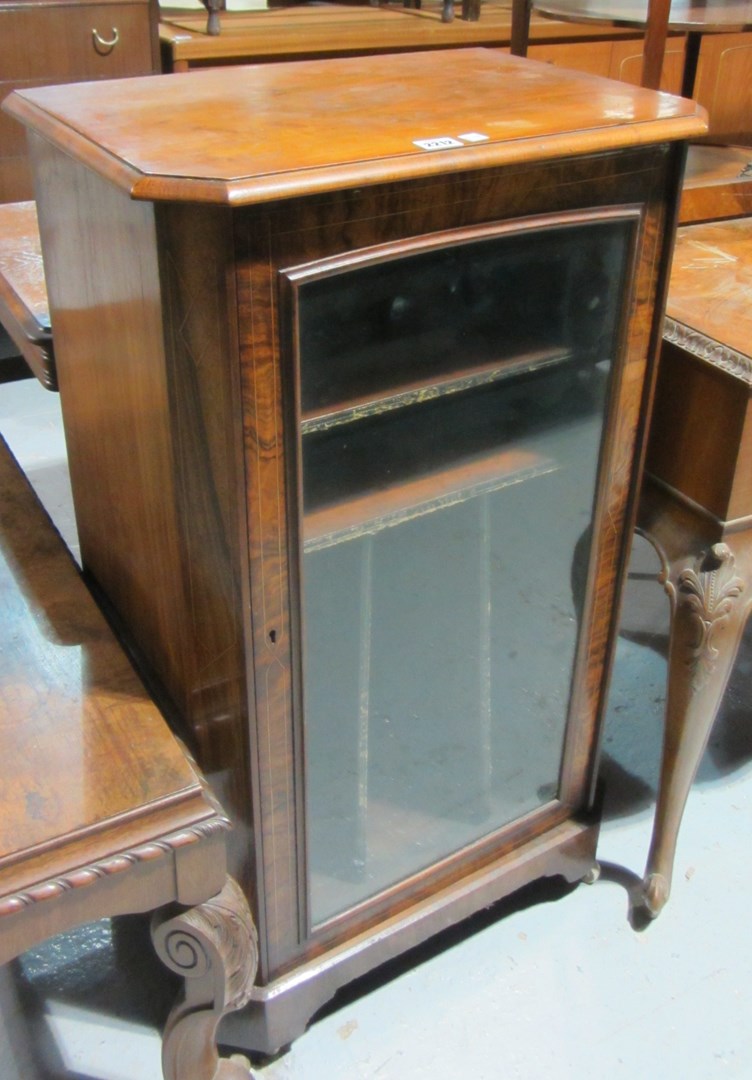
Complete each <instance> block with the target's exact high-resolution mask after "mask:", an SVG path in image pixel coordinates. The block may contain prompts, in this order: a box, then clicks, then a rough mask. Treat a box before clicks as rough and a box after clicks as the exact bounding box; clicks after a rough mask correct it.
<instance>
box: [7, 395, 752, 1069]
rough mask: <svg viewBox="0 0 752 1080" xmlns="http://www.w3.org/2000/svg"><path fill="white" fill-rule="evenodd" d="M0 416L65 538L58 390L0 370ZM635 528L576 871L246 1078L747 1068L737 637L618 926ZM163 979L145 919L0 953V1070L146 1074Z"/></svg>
mask: <svg viewBox="0 0 752 1080" xmlns="http://www.w3.org/2000/svg"><path fill="white" fill-rule="evenodd" d="M0 432H2V434H3V436H4V437H5V438H6V440H7V441H8V442H9V443H10V445H11V447H12V448H13V450H14V452H15V453H16V456H17V457H18V459H19V460H20V461H21V463H22V464H23V466H24V468H25V469H26V470H27V472H28V474H29V476H30V478H31V480H32V483H33V484H34V485H35V486H36V487H37V490H38V491H39V493H40V496H41V498H42V500H43V501H44V502H45V504H46V505H47V507H48V509H49V510H50V513H51V516H52V517H53V519H54V520H55V521H56V523H57V524H58V527H59V529H60V531H61V533H62V534H63V536H64V537H65V539H66V540H67V541H68V543H69V544H70V545H71V546H72V547H73V548H74V550H75V544H76V540H75V524H74V520H73V515H72V511H71V507H70V495H69V491H68V488H67V480H66V475H65V447H64V440H63V438H62V434H61V425H60V416H59V408H58V403H57V399H56V397H55V396H54V395H52V394H49V393H48V392H46V391H44V390H43V389H41V387H39V386H38V384H36V383H35V382H31V381H27V382H21V383H12V384H6V385H2V386H0ZM653 566H654V563H653V559H652V553H651V552H650V551H649V549H647V548H644V547H638V549H637V550H636V553H635V556H634V558H633V563H632V569H631V571H630V579H629V582H628V587H627V596H626V603H625V613H624V618H623V632H622V636H621V638H620V641H619V647H618V655H617V662H616V668H615V672H614V678H613V683H612V690H611V695H610V705H609V710H608V718H607V724H606V731H605V742H604V757H603V777H604V780H605V782H606V803H605V819H604V824H603V829H602V834H601V843H600V848H599V856H600V858H601V860H602V862H603V866H604V873H603V875H602V877H601V880H600V881H599V882H598V883H597V884H596V885H594V886H586V885H580V886H578V887H576V888H564V887H562V886H561V885H560V884H559V883H557V882H551V883H544V885H542V886H540V887H536V888H534V889H532V890H529V891H528V892H526V893H525V894H524V895H522V896H520V897H518V898H515V899H514V900H513V901H508V902H505V903H504V904H503V905H501V907H500V908H499V909H497V910H494V911H492V912H490V913H488V914H485V915H484V916H483V917H480V918H478V919H476V920H475V921H474V922H473V923H472V924H471V925H469V926H467V927H464V928H462V930H461V931H458V932H455V933H452V934H451V936H450V937H448V938H446V939H445V940H443V941H442V942H440V943H438V944H436V945H432V946H431V947H429V948H427V949H425V950H423V951H421V952H419V953H417V954H415V955H413V956H411V957H410V958H409V959H408V960H407V961H406V962H404V963H400V964H399V965H397V966H395V967H393V968H392V969H390V970H388V971H385V972H382V973H379V975H378V976H377V977H375V978H372V979H370V980H369V982H368V983H367V984H361V985H359V986H358V987H356V988H355V989H354V990H352V991H349V992H348V993H347V994H346V995H343V996H342V997H341V998H340V999H339V1000H338V1001H335V1002H334V1003H333V1006H332V1007H331V1008H330V1009H329V1010H328V1011H327V1012H326V1014H325V1015H322V1016H321V1017H319V1018H318V1019H317V1020H316V1021H315V1022H314V1023H313V1024H312V1025H311V1027H310V1028H309V1030H308V1032H307V1033H306V1034H305V1035H304V1036H303V1037H302V1038H301V1039H299V1040H298V1041H297V1042H296V1043H295V1044H294V1046H293V1047H292V1049H291V1050H290V1051H289V1052H288V1053H287V1054H286V1055H284V1056H282V1057H280V1058H279V1059H278V1060H276V1061H274V1062H271V1063H268V1064H266V1065H264V1066H263V1067H261V1068H259V1069H257V1076H258V1077H259V1080H282V1078H286V1080H287V1078H290V1080H421V1078H425V1080H429V1078H430V1080H450V1078H451V1080H456V1078H457V1077H466V1078H468V1080H501V1078H504V1080H541V1078H544V1077H545V1078H546V1080H570V1078H575V1077H578V1078H580V1077H589V1078H595V1080H600V1078H602V1077H603V1078H605V1077H612V1076H614V1077H624V1078H625V1080H632V1078H638V1077H639V1078H644V1077H655V1076H670V1077H681V1078H682V1080H709V1078H716V1077H718V1078H721V1077H724V1078H726V1077H728V1078H731V1077H734V1078H745V1080H747V1078H752V1024H750V1017H752V1008H751V1006H752V982H751V977H752V934H750V933H749V930H748V908H749V897H748V895H747V890H748V889H749V886H750V883H751V882H752V872H751V871H750V869H749V864H748V859H747V855H746V853H747V851H748V848H749V836H750V834H751V833H752V828H751V826H752V767H751V765H750V763H751V762H752V723H750V715H749V714H750V708H749V705H748V704H747V700H748V693H747V691H748V687H749V685H750V680H752V639H750V640H749V641H747V642H745V643H744V645H743V647H742V650H741V653H740V657H739V660H738V662H737V666H736V671H735V673H734V676H733V678H732V683H731V685H730V687H729V690H728V693H727V697H726V701H725V703H724V706H723V709H722V712H721V715H720V716H719V719H718V721H717V724H716V727H715V731H714V734H713V737H712V740H711V745H710V746H709V748H708V751H707V753H706V755H705V758H704V760H703V763H702V766H701V769H700V773H699V776H698V779H697V782H696V783H695V786H694V788H693V791H692V793H691V796H690V800H689V804H688V807H687V812H686V815H685V820H684V825H683V829H682V833H681V838H680V844H679V852H678V857H677V863H676V875H675V881H674V889H673V895H672V897H671V900H670V903H669V905H668V907H667V908H666V910H665V911H664V913H663V914H662V915H661V917H660V918H659V919H658V920H656V921H655V922H654V923H651V924H650V925H649V926H648V927H647V928H644V929H641V930H638V929H634V928H633V927H632V926H631V925H630V921H629V917H628V916H629V905H630V888H632V887H633V886H634V884H635V882H636V880H637V879H638V878H639V876H640V875H641V873H642V868H643V863H644V859H645V853H646V850H647V845H648V841H649V835H650V828H651V814H652V805H653V798H654V791H655V782H656V773H657V761H658V754H659V747H660V729H661V716H662V699H663V693H664V691H663V681H664V675H665V662H664V660H663V657H662V652H661V650H662V648H663V646H664V644H665V629H666V610H665V605H664V602H663V596H662V593H661V590H660V588H659V586H658V585H657V584H656V583H655V581H654V580H653V579H652V573H651V571H652V569H653ZM174 990H175V987H174V984H173V983H172V982H171V977H170V976H169V975H167V974H164V973H163V972H162V969H161V968H160V967H159V965H158V963H157V962H156V961H155V960H153V958H152V956H151V952H150V948H149V944H148V932H147V927H146V925H145V922H144V920H142V919H126V920H119V921H118V922H117V923H116V924H115V925H111V924H110V923H109V922H101V923H97V924H95V925H93V926H90V927H86V928H84V929H83V930H81V931H78V932H77V933H74V934H70V935H65V936H63V937H61V938H58V939H55V941H53V942H51V943H48V944H47V945H45V946H44V947H43V948H40V949H38V950H35V951H34V952H31V953H28V954H26V955H25V956H24V957H22V958H21V959H20V960H19V961H18V962H16V963H14V964H11V965H8V966H7V967H6V968H0V1080H62V1078H75V1080H158V1078H159V1077H160V1075H161V1073H160V1067H159V1037H158V1027H159V1024H160V1023H161V1022H162V1020H163V1018H164V1016H165V1013H166V1010H167V1009H168V1008H169V1002H170V999H171V995H172V994H173V993H174Z"/></svg>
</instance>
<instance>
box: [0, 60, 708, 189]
mask: <svg viewBox="0 0 752 1080" xmlns="http://www.w3.org/2000/svg"><path fill="white" fill-rule="evenodd" d="M552 101H555V102H556V103H557V107H556V108H555V109H553V108H552V107H551V102H552ZM4 107H5V108H6V109H8V111H9V112H11V113H12V114H13V115H14V116H16V118H17V119H20V120H21V121H22V122H23V123H26V124H27V125H28V126H29V127H30V128H31V129H32V130H34V131H36V132H38V133H39V134H41V135H42V136H44V137H45V138H47V139H50V140H51V141H52V142H53V143H55V144H56V145H57V146H59V147H60V148H62V149H63V150H64V151H65V152H66V153H67V154H71V155H73V156H74V157H76V158H78V159H79V160H80V161H83V162H84V163H85V164H86V165H88V166H89V167H90V168H92V169H94V170H96V171H98V172H100V173H102V174H103V175H106V176H107V177H108V178H109V179H110V180H111V181H113V182H114V183H116V184H118V185H119V186H121V187H123V188H125V190H127V191H128V192H129V194H130V195H131V196H132V197H133V198H138V199H147V200H180V201H202V202H214V203H224V204H232V205H242V204H247V203H254V202H264V201H269V200H272V199H280V198H290V197H293V196H298V195H309V194H313V193H315V192H323V191H334V190H342V189H345V188H349V187H352V186H359V185H362V184H376V183H383V182H390V181H392V180H394V179H395V178H397V177H399V179H401V180H405V179H414V178H418V177H427V176H435V175H441V174H447V173H455V172H463V171H466V170H468V169H477V168H489V167H497V166H506V165H509V164H516V163H522V162H532V161H551V160H556V159H561V158H565V157H572V156H574V155H578V154H586V153H594V152H602V151H605V150H612V149H617V148H619V147H631V146H639V145H651V144H654V143H656V142H665V141H669V140H676V139H684V138H692V137H696V136H698V135H701V134H703V133H704V132H705V130H706V123H705V113H704V110H703V109H702V108H701V107H700V106H698V105H697V104H696V103H695V102H692V101H688V100H685V99H682V98H678V97H672V96H670V95H668V94H656V93H654V92H652V91H650V90H644V89H641V88H640V87H634V86H630V85H628V84H626V83H622V82H613V81H610V80H606V79H601V78H598V77H596V76H593V75H586V74H582V73H578V72H573V71H567V70H564V69H560V68H554V67H552V66H551V65H549V64H542V63H537V62H535V61H531V60H521V59H519V58H517V57H510V56H506V55H504V54H501V53H499V52H496V51H494V50H489V49H458V50H456V51H450V52H439V53H405V54H400V55H396V56H388V55H387V56H367V57H361V58H358V59H334V60H311V61H303V62H299V63H294V64H289V63H282V64H264V65H249V66H247V67H246V66H239V67H235V66H233V67H218V68H208V69H206V70H203V71H196V72H191V73H188V74H184V75H165V76H150V77H148V78H138V79H121V80H113V81H105V82H97V83H79V84H76V85H68V86H64V87H40V88H35V89H32V90H24V91H22V92H16V93H14V94H12V95H10V97H9V98H6V100H5V103H4Z"/></svg>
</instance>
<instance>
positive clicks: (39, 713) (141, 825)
mask: <svg viewBox="0 0 752 1080" xmlns="http://www.w3.org/2000/svg"><path fill="white" fill-rule="evenodd" d="M0 491H1V492H2V499H1V500H0V610H2V613H3V614H2V623H1V624H0V629H1V631H2V664H1V665H0V733H1V734H2V755H1V756H0V771H1V773H2V776H1V778H0V780H1V782H0V790H2V793H3V808H4V809H3V814H2V815H0V872H1V873H2V890H1V891H2V893H3V895H4V896H5V897H7V896H8V894H10V893H13V892H15V891H18V890H21V889H24V888H29V887H31V886H32V885H34V884H36V883H38V882H39V881H40V879H41V880H42V881H43V880H44V879H45V877H50V878H51V877H53V876H54V875H55V874H56V872H58V871H59V870H60V868H61V867H62V868H64V869H65V870H68V869H70V867H71V866H76V865H80V867H81V880H80V882H79V884H80V885H81V886H82V887H84V886H86V885H87V884H88V882H87V880H86V873H85V867H86V866H87V863H93V862H96V860H97V858H100V857H103V856H105V855H106V856H110V855H113V854H114V853H115V852H116V851H117V850H118V848H117V840H113V832H114V833H115V834H116V835H117V837H118V838H119V840H120V843H121V846H122V847H123V848H126V849H127V847H128V846H129V845H137V844H138V843H141V842H144V840H146V839H152V838H154V837H155V836H156V835H158V834H159V832H160V830H161V831H162V832H163V833H164V834H167V833H169V832H170V831H171V830H174V831H176V832H177V831H178V830H180V829H182V828H188V827H189V826H193V825H197V824H199V823H200V822H201V821H202V820H204V819H206V820H207V821H209V820H210V819H212V817H213V816H214V815H215V812H216V811H215V808H213V807H212V806H211V805H210V804H208V803H207V802H206V799H205V796H204V794H203V790H202V787H201V785H200V783H199V781H198V779H197V776H196V773H195V772H194V770H193V769H192V768H191V766H190V765H189V763H188V761H187V760H186V757H185V754H184V753H183V751H182V749H181V748H180V746H179V745H178V743H177V742H176V741H175V739H174V737H173V736H172V734H171V733H170V731H169V730H168V728H167V726H166V724H165V722H164V720H163V719H162V717H161V716H160V714H159V712H158V711H157V709H156V707H155V706H154V704H153V703H152V701H151V700H150V698H149V697H148V695H147V694H146V691H145V690H144V687H143V685H142V683H141V682H140V680H139V679H138V677H137V676H136V674H135V672H134V670H133V668H132V666H131V664H130V663H129V661H128V660H127V658H126V656H125V654H124V653H123V651H122V649H121V648H120V646H119V645H118V643H117V641H116V640H115V638H114V636H113V633H112V631H111V630H110V628H109V626H108V625H107V623H106V622H105V620H104V617H103V616H102V614H101V613H100V611H99V609H98V608H97V606H96V604H95V603H94V601H93V599H92V598H91V596H90V595H89V594H88V592H87V590H86V588H85V586H84V584H83V582H82V581H81V578H80V575H79V573H78V570H77V568H76V567H75V565H74V563H73V561H72V559H71V557H70V554H69V553H68V552H67V551H66V549H65V548H64V546H63V544H62V542H61V540H60V538H59V536H58V535H57V533H56V532H55V530H54V528H53V527H52V525H51V523H50V521H49V519H48V518H47V515H46V514H45V513H44V511H43V510H42V508H41V506H40V505H39V503H38V502H37V500H36V497H35V496H34V494H33V493H32V491H31V489H30V488H29V486H28V483H27V482H26V480H25V478H24V477H23V476H22V475H21V473H20V470H19V469H18V467H17V466H16V464H15V462H14V461H13V460H12V458H11V457H10V454H9V452H8V450H7V448H6V447H5V445H4V444H0ZM194 839H198V834H197V836H196V837H194ZM189 841H190V837H186V838H185V839H184V840H183V841H182V843H186V842H189ZM178 846H180V845H179V844H178ZM79 848H80V852H79V856H78V859H79V860H80V861H79V863H78V864H77V863H76V861H75V859H73V860H72V857H71V851H72V850H76V849H79ZM32 855H33V856H34V858H33V859H32V858H31V856H32ZM143 857H144V858H146V856H143ZM137 861H138V860H134V862H137ZM112 872H114V868H113V871H112ZM92 877H93V878H96V874H95V873H94V872H93V871H92ZM73 886H74V887H75V882H74V883H73ZM53 891H54V890H53ZM0 906H1V905H0ZM0 913H4V912H0Z"/></svg>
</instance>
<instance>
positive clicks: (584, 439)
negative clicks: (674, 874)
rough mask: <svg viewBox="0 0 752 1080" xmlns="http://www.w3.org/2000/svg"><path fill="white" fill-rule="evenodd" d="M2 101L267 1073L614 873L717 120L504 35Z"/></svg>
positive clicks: (82, 415)
mask: <svg viewBox="0 0 752 1080" xmlns="http://www.w3.org/2000/svg"><path fill="white" fill-rule="evenodd" d="M482 21H483V20H482V19H481V24H480V25H482ZM406 87H409V88H410V92H409V93H406V92H405V88H406ZM447 88H449V90H448V89H447ZM552 101H556V103H557V108H556V109H552V108H551V102H552ZM10 107H11V108H12V109H13V111H14V113H15V115H16V116H17V117H18V118H21V119H23V120H24V122H25V123H26V124H27V125H28V127H29V129H30V130H29V137H30V143H31V146H32V152H33V154H34V155H35V160H36V167H37V169H38V175H39V180H40V182H39V185H38V211H39V223H40V232H41V238H42V248H43V251H44V257H45V272H46V276H47V285H48V291H49V302H50V311H51V315H52V323H53V327H54V334H55V351H56V363H57V369H58V380H59V386H60V393H61V401H62V407H63V413H64V419H65V428H66V439H67V444H68V451H69V463H70V468H71V479H72V486H73V493H74V500H75V503H76V515H77V524H78V529H79V536H80V541H81V551H82V557H83V560H84V564H85V566H86V570H87V573H88V574H89V576H90V578H91V580H92V581H94V582H96V583H97V586H98V588H99V589H100V590H101V591H102V593H103V594H104V595H105V596H106V597H107V600H108V602H109V604H110V606H111V609H112V611H113V612H114V616H115V617H116V618H117V620H118V624H119V625H120V627H121V628H122V631H123V633H124V634H126V636H127V638H128V640H129V641H130V642H131V643H132V645H133V647H134V648H135V649H136V651H137V654H138V655H139V656H140V657H141V658H142V660H143V662H144V663H145V664H147V665H148V667H149V669H150V670H151V671H152V673H153V674H154V677H155V679H156V680H157V683H158V684H159V685H160V686H161V687H162V689H163V690H164V691H165V693H166V694H167V695H168V696H169V698H171V700H172V701H173V703H174V705H175V708H176V715H178V716H181V717H182V720H183V723H184V725H185V727H186V729H187V730H188V732H189V733H190V737H191V739H192V741H193V742H194V743H195V745H196V747H197V756H198V758H199V761H200V764H201V766H202V768H203V769H204V770H205V771H206V773H207V775H208V777H209V778H210V782H211V783H212V784H213V785H214V786H215V787H216V790H217V792H218V795H219V797H220V798H221V800H222V802H223V804H224V805H226V806H227V807H228V810H229V812H230V813H231V814H232V816H233V819H234V821H235V824H236V828H235V830H234V834H233V835H234V839H233V840H232V842H231V846H230V859H231V867H232V870H233V873H234V875H235V876H236V877H237V878H238V880H239V881H240V882H241V884H242V886H243V888H244V889H245V890H246V894H247V896H248V898H249V900H250V903H251V906H252V909H253V911H254V914H255V917H256V919H257V925H258V926H259V934H260V938H259V940H260V967H259V978H258V983H257V985H256V986H255V987H254V990H253V993H252V1000H251V1003H250V1004H249V1007H248V1009H247V1010H246V1011H245V1013H244V1014H243V1015H242V1017H241V1016H238V1020H237V1022H235V1023H232V1022H231V1026H226V1027H225V1037H226V1038H227V1040H228V1042H229V1043H230V1044H234V1045H238V1046H242V1047H248V1048H252V1049H256V1050H260V1051H264V1052H273V1051H275V1050H277V1049H278V1048H279V1047H280V1046H282V1045H284V1044H286V1043H288V1042H289V1041H290V1040H291V1039H292V1038H294V1037H295V1036H296V1035H297V1034H298V1033H300V1032H301V1031H302V1030H303V1029H304V1027H305V1025H306V1023H307V1022H308V1020H309V1019H310V1017H311V1015H312V1014H313V1013H314V1012H315V1011H316V1010H317V1009H318V1008H319V1007H320V1006H321V1005H322V1004H323V1003H324V1002H325V1001H326V1000H327V999H328V998H329V997H331V995H332V994H333V993H334V991H335V990H336V988H337V987H338V986H341V985H343V984H344V983H346V982H348V981H349V980H351V979H353V978H355V977H357V976H358V975H360V974H363V973H364V972H366V971H368V970H370V969H372V968H373V967H375V966H376V965H378V964H380V963H383V962H384V961H385V960H387V959H389V958H391V957H394V956H396V955H398V954H400V953H402V952H403V951H405V950H407V949H409V948H411V947H412V946H414V945H416V944H417V943H418V942H420V941H423V940H425V939H426V938H427V937H429V936H430V935H431V934H434V933H436V932H437V931H439V930H441V929H443V928H446V927H447V926H450V925H452V924H453V923H456V922H458V921H459V920H461V919H463V918H465V917H467V916H468V915H469V914H471V913H472V912H474V911H477V910H480V909H481V908H485V907H487V906H488V905H490V904H491V903H493V902H494V900H495V899H498V898H500V897H501V896H504V895H507V894H509V893H510V892H511V891H513V890H515V889H517V888H519V887H521V886H522V885H523V884H525V883H526V882H530V881H532V880H535V879H537V878H539V877H541V876H544V875H551V874H560V875H563V876H564V877H565V878H567V879H568V880H570V881H573V880H578V879H582V878H583V877H585V876H586V875H589V874H590V873H591V872H592V871H593V864H594V857H595V845H596V841H597V832H598V814H597V807H596V803H595V799H594V784H595V774H596V762H597V747H598V743H599V731H600V725H601V718H602V713H603V705H604V699H605V692H606V685H607V671H608V666H609V663H610V660H611V656H612V650H613V644H614V641H615V637H616V603H615V599H616V595H617V591H618V587H619V582H620V580H621V577H622V574H623V570H624V566H625V563H626V556H627V548H628V540H629V537H630V535H631V530H632V518H633V511H634V508H635V505H636V497H637V490H638V476H637V466H638V462H639V459H640V440H641V437H642V434H643V419H642V418H643V412H642V410H643V405H644V395H645V392H646V387H647V386H649V385H650V371H651V365H652V361H653V358H654V355H655V350H656V348H657V345H658V342H659V340H660V309H659V307H657V298H658V297H659V296H660V295H661V288H662V285H663V283H664V282H665V276H666V274H667V266H668V258H669V250H670V226H671V223H672V222H673V212H674V206H675V200H676V197H677V190H678V184H679V178H680V171H681V165H682V161H683V152H684V147H683V144H682V141H683V140H684V139H686V138H689V137H692V136H696V135H698V134H700V133H702V132H703V131H704V130H705V119H704V116H703V114H702V110H700V109H699V108H698V107H697V106H696V105H695V104H694V103H693V102H689V101H684V100H682V99H679V98H672V97H669V96H668V95H656V94H654V93H652V92H650V91H646V90H641V89H639V88H636V87H632V86H628V85H626V84H623V83H613V82H606V81H604V80H600V79H598V78H595V77H592V76H585V75H579V74H576V73H573V72H569V71H563V70H561V69H556V68H552V67H551V66H549V65H544V64H538V63H534V62H531V61H520V60H515V59H514V58H510V57H507V56H504V55H502V54H500V53H498V52H496V51H493V50H489V49H468V50H461V49H460V50H456V51H454V52H452V53H451V54H450V53H448V52H446V51H440V52H432V53H430V54H429V53H420V52H419V53H407V54H401V55H397V56H387V57H381V56H371V57H359V58H357V59H333V60H328V61H326V62H315V61H309V62H305V61H304V62H297V63H292V64H266V65H247V66H240V67H232V68H231V67H225V68H214V69H211V70H206V71H202V72H200V73H187V74H176V75H168V76H164V77H163V78H159V77H157V78H151V79H137V80H130V81H127V82H125V83H123V82H112V83H108V84H106V85H99V86H96V87H95V86H92V85H91V84H82V85H80V86H79V87H76V88H75V89H74V88H70V87H68V88H62V89H58V90H54V89H47V90H30V91H28V92H25V93H23V94H17V95H15V97H14V98H13V99H12V103H11V106H10ZM502 417H503V422H502V419H501V418H502ZM565 418H566V419H565ZM554 506H556V507H557V508H558V509H557V510H556V511H555V512H554V510H553V509H552V507H554ZM582 537H584V539H581V538H582ZM573 563H574V569H575V571H576V573H574V578H575V579H576V590H575V594H574V595H573V594H572V590H571V587H570V582H571V581H572V579H573ZM522 673H524V674H522Z"/></svg>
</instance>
